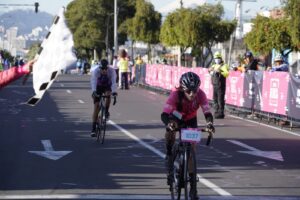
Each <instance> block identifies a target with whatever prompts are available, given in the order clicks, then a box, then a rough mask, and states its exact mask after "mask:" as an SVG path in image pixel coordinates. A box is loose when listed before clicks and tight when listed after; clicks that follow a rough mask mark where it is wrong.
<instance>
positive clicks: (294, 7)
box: [283, 0, 300, 50]
mask: <svg viewBox="0 0 300 200" xmlns="http://www.w3.org/2000/svg"><path fill="white" fill-rule="evenodd" d="M283 3H284V4H285V8H284V9H285V13H286V14H287V15H288V19H289V25H290V34H291V37H292V43H293V46H294V47H295V50H299V49H300V12H299V10H300V3H299V0H284V1H283Z"/></svg>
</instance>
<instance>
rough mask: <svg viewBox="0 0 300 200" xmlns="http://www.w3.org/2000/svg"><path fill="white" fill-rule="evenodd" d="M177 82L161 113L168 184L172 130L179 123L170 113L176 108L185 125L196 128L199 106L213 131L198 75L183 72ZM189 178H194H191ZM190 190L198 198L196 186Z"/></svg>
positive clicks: (172, 142) (173, 134)
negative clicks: (163, 125) (177, 85)
mask: <svg viewBox="0 0 300 200" xmlns="http://www.w3.org/2000/svg"><path fill="white" fill-rule="evenodd" d="M179 84H180V86H179V87H178V88H175V89H174V90H172V92H171V94H170V95H169V97H168V99H167V101H166V103H165V105H164V108H163V112H162V114H161V120H162V122H163V123H164V124H165V125H166V134H165V145H166V151H167V155H166V163H167V168H168V184H169V180H170V173H171V171H170V170H171V169H170V167H169V166H170V165H171V163H172V147H173V144H174V143H175V139H176V136H175V131H174V130H175V129H176V127H178V123H179V122H178V120H177V119H176V118H175V117H174V116H173V115H172V113H173V111H175V110H176V111H178V112H180V114H182V120H183V122H184V124H185V126H187V127H189V128H197V127H198V125H197V110H198V109H199V107H201V108H202V111H203V114H204V116H205V119H206V122H207V125H206V126H207V128H208V129H210V130H212V131H213V132H214V126H213V115H212V113H211V112H210V106H209V104H208V101H207V98H206V94H205V93H204V92H203V91H202V90H201V89H200V88H199V87H200V84H201V81H200V78H199V76H198V75H197V74H195V73H193V72H187V73H184V74H183V75H182V76H181V78H180V80H179ZM193 149H194V150H196V146H195V144H193ZM195 152H196V151H195ZM189 176H190V177H191V178H192V177H194V176H196V174H192V173H190V174H189ZM191 180H196V179H193V178H192V179H191ZM191 185H194V184H191ZM191 190H192V191H190V194H192V195H193V196H194V198H192V199H198V196H197V188H191Z"/></svg>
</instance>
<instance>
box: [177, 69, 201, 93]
mask: <svg viewBox="0 0 300 200" xmlns="http://www.w3.org/2000/svg"><path fill="white" fill-rule="evenodd" d="M179 83H180V86H181V87H182V89H183V90H191V91H197V90H198V88H199V87H200V84H201V81H200V78H199V76H198V75H197V74H195V73H194V72H186V73H184V74H182V75H181V77H180V80H179Z"/></svg>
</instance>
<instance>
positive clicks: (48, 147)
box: [29, 140, 72, 160]
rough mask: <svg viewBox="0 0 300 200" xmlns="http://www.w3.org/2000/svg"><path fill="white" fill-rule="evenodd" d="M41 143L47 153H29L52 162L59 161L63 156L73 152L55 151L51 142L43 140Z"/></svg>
mask: <svg viewBox="0 0 300 200" xmlns="http://www.w3.org/2000/svg"><path fill="white" fill-rule="evenodd" d="M41 142H42V144H43V146H44V149H45V151H29V152H30V153H33V154H36V155H39V156H42V157H45V158H48V159H51V160H58V159H60V158H62V157H63V156H65V155H67V154H69V153H71V152H72V151H54V149H53V147H52V144H51V141H50V140H42V141H41Z"/></svg>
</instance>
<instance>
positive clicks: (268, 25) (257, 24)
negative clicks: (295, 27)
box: [244, 15, 294, 56]
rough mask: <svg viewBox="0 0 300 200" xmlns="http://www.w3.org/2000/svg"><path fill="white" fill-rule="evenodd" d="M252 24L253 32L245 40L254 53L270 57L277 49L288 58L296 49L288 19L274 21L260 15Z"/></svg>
mask: <svg viewBox="0 0 300 200" xmlns="http://www.w3.org/2000/svg"><path fill="white" fill-rule="evenodd" d="M252 22H253V27H252V30H251V31H250V32H249V33H248V34H247V35H246V36H245V38H244V41H245V44H246V45H247V46H248V48H249V49H251V50H252V51H254V52H256V53H260V54H262V55H268V54H269V53H270V52H271V51H272V50H273V49H275V50H277V51H279V52H280V53H281V54H282V55H283V56H287V54H289V53H290V52H291V51H292V50H293V49H294V46H293V45H292V40H291V36H290V27H289V23H288V19H287V18H282V19H272V18H268V17H264V16H260V15H258V16H257V17H256V18H255V19H254V20H253V21H252ZM286 50H289V51H287V52H285V51H286Z"/></svg>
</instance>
